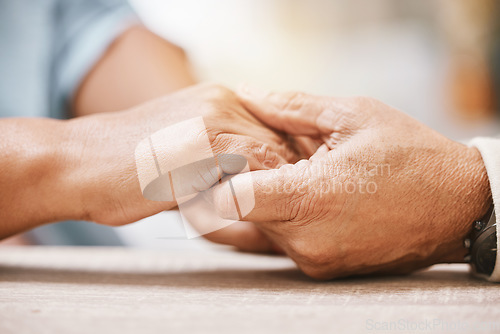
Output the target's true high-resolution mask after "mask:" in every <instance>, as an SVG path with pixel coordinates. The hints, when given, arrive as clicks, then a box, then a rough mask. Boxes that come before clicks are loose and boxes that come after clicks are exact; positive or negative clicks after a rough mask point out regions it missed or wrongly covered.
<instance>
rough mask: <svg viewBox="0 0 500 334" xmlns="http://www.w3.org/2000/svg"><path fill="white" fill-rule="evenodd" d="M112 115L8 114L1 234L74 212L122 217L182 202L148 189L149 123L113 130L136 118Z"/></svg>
mask: <svg viewBox="0 0 500 334" xmlns="http://www.w3.org/2000/svg"><path fill="white" fill-rule="evenodd" d="M124 113H126V112H124ZM126 114H130V113H126ZM112 115H113V117H111V118H110V117H109V116H111V115H106V114H102V115H95V116H89V117H82V118H77V119H73V120H66V121H61V120H52V119H40V118H24V119H22V118H18V119H4V120H1V121H0V133H1V134H2V136H1V137H0V239H3V238H6V237H8V236H11V235H14V234H16V233H19V232H22V231H26V230H28V229H31V228H34V227H37V226H39V225H42V224H45V223H50V222H56V221H62V220H69V219H71V220H88V221H95V222H98V223H103V224H108V225H121V224H126V223H131V222H134V221H137V220H139V219H141V218H144V217H146V216H150V215H153V214H155V213H157V212H160V211H162V210H169V209H172V208H173V207H175V206H176V203H175V202H152V201H147V200H146V199H144V198H143V197H142V194H141V190H140V187H139V182H138V180H137V176H136V170H135V161H134V157H133V150H134V146H135V142H136V141H138V140H139V139H138V138H140V133H141V126H137V129H135V128H134V129H129V131H128V132H126V131H125V132H124V133H125V134H127V136H121V135H116V136H112V135H110V134H109V129H110V128H111V127H114V125H118V126H119V127H122V128H126V127H127V124H128V125H130V124H135V123H136V122H135V123H134V121H133V120H130V121H129V120H127V119H125V120H123V119H124V117H123V116H121V115H118V114H115V113H113V114H112ZM115 115H116V117H115ZM117 120H123V124H117V123H118V122H117ZM120 133H121V132H120ZM109 136H111V137H109ZM127 139H128V140H127Z"/></svg>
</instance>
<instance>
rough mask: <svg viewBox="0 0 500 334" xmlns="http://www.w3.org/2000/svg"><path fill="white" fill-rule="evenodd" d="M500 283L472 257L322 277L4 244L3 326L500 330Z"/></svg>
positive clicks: (33, 329) (212, 259)
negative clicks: (405, 272)
mask: <svg viewBox="0 0 500 334" xmlns="http://www.w3.org/2000/svg"><path fill="white" fill-rule="evenodd" d="M499 289H500V285H495V284H491V283H487V282H482V281H478V280H476V279H473V278H471V277H470V276H469V274H468V272H467V266H466V265H439V266H434V267H433V268H431V269H430V270H427V271H424V272H420V273H416V274H413V275H410V276H404V277H377V278H364V279H343V280H335V281H329V282H316V281H313V280H311V279H309V278H307V277H305V276H304V275H303V274H301V273H300V272H299V271H297V269H296V268H295V266H294V264H293V262H291V261H290V260H289V259H287V258H283V257H277V256H258V255H250V254H242V253H236V252H230V251H182V252H181V251H153V250H139V249H130V248H129V249H127V248H77V247H65V248H63V247H31V246H29V247H2V248H0V333H1V334H8V333H16V334H23V333H38V334H43V333H86V334H88V333H90V334H95V333H141V334H142V333H207V332H208V333H280V332H283V333H314V332H323V333H366V332H367V333H370V332H379V333H387V332H390V329H392V331H394V332H398V333H406V332H409V333H416V332H427V333H471V332H476V333H499V332H500V290H499ZM386 329H389V330H386Z"/></svg>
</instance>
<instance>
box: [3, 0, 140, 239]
mask: <svg viewBox="0 0 500 334" xmlns="http://www.w3.org/2000/svg"><path fill="white" fill-rule="evenodd" d="M135 22H137V18H136V16H135V15H134V13H133V11H132V9H131V7H130V6H129V4H128V3H127V1H126V0H0V117H53V118H67V117H69V115H70V109H69V106H70V103H69V101H71V98H72V96H73V94H74V92H75V91H76V89H77V88H78V86H79V84H80V82H81V81H82V80H83V78H84V77H85V75H86V73H87V72H88V71H89V70H90V68H91V67H92V66H93V65H94V64H95V62H96V61H97V60H98V59H99V58H100V57H101V55H102V54H103V52H105V50H106V48H107V47H108V46H109V44H110V43H111V42H112V41H113V40H114V39H115V38H116V37H117V36H118V35H120V34H121V33H122V32H123V31H124V30H125V29H126V28H127V27H128V26H130V24H132V23H135ZM0 140H1V134H0ZM31 236H32V237H34V239H35V240H36V241H37V242H39V243H44V244H117V243H119V241H118V238H117V237H116V235H115V234H114V233H113V232H112V230H111V229H108V228H106V227H102V226H98V225H95V224H89V223H84V222H69V223H63V224H56V225H47V226H44V227H42V228H39V229H36V230H35V232H34V233H31Z"/></svg>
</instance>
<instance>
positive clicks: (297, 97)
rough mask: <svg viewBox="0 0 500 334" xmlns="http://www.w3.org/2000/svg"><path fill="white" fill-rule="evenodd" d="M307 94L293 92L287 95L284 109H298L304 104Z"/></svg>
mask: <svg viewBox="0 0 500 334" xmlns="http://www.w3.org/2000/svg"><path fill="white" fill-rule="evenodd" d="M305 99H306V94H304V93H302V92H291V93H288V94H286V95H285V100H284V105H283V109H288V110H296V109H300V108H301V107H302V105H303V104H304V101H305Z"/></svg>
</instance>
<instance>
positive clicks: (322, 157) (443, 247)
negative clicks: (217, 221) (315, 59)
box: [214, 91, 491, 279]
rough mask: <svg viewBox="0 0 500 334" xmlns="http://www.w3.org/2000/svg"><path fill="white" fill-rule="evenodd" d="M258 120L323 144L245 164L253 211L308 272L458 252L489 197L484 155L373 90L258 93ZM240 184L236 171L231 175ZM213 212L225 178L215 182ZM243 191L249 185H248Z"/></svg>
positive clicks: (406, 268) (252, 105)
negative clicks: (306, 154) (290, 158)
mask: <svg viewBox="0 0 500 334" xmlns="http://www.w3.org/2000/svg"><path fill="white" fill-rule="evenodd" d="M240 99H241V100H242V102H243V103H244V105H245V106H246V107H247V108H248V109H249V110H250V111H251V112H252V113H253V114H254V115H255V116H256V117H257V118H259V119H260V120H261V121H262V122H264V123H266V124H267V125H269V126H271V127H273V128H274V129H276V130H279V131H284V132H286V133H289V134H291V135H305V136H309V137H311V138H313V139H316V140H321V141H322V142H323V144H322V145H321V147H320V148H319V149H318V150H317V152H316V153H315V154H314V155H312V156H311V157H310V159H308V160H301V161H299V162H297V163H295V164H287V165H284V166H282V167H280V168H279V169H276V170H263V171H255V172H251V174H252V179H253V188H254V191H255V198H256V205H255V208H254V210H253V211H252V212H250V214H248V215H247V216H246V217H244V220H248V221H252V222H254V223H255V224H257V225H258V227H259V228H260V229H261V230H262V231H263V232H264V233H265V234H266V235H267V236H268V237H269V238H270V239H271V240H273V241H274V242H275V243H276V244H277V245H278V246H279V247H281V248H282V249H283V250H284V251H285V252H286V253H287V254H288V255H289V256H290V257H291V258H292V259H293V260H294V261H295V262H296V263H297V265H298V266H299V267H300V268H301V269H302V270H303V271H304V272H305V273H306V274H308V275H310V276H312V277H315V278H318V279H329V278H334V277H340V276H347V275H353V274H368V273H406V272H410V271H413V270H415V269H418V268H422V267H426V266H428V265H431V264H434V263H439V262H460V261H462V259H463V256H464V255H465V253H466V250H465V248H463V246H462V242H463V240H464V238H465V236H466V235H467V233H468V232H469V231H470V226H471V224H472V222H473V221H474V220H475V219H478V218H481V217H482V216H483V215H484V214H485V213H486V211H487V209H488V207H489V202H490V196H491V195H490V190H489V184H488V179H487V175H486V171H485V169H484V166H483V163H482V160H481V156H480V154H479V152H478V151H477V150H476V149H474V148H469V147H466V146H464V145H462V144H460V143H457V142H454V141H451V140H449V139H447V138H445V137H444V136H442V135H440V134H438V133H436V132H435V131H433V130H431V129H430V128H428V127H426V126H424V125H423V124H421V123H419V122H417V121H416V120H414V119H412V118H411V117H409V116H407V115H405V114H403V113H401V112H399V111H397V110H395V109H393V108H391V107H389V106H387V105H385V104H383V103H381V102H379V101H376V100H374V99H370V98H345V99H338V98H330V97H316V96H311V95H306V94H300V93H293V94H270V95H267V96H264V97H262V96H255V95H254V94H251V93H250V92H248V91H247V92H242V93H241V97H240ZM232 182H233V184H234V187H241V188H244V187H245V185H244V184H241V183H242V182H244V179H243V178H240V176H239V175H237V176H235V177H233V178H232ZM214 194H215V197H216V199H217V201H216V203H217V207H218V210H219V213H220V214H221V215H222V216H224V215H225V211H226V210H227V205H226V204H227V199H228V196H229V192H228V189H227V187H223V186H217V187H216V188H215V190H214ZM249 195H250V194H249Z"/></svg>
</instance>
